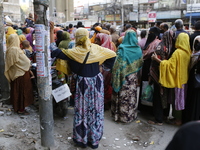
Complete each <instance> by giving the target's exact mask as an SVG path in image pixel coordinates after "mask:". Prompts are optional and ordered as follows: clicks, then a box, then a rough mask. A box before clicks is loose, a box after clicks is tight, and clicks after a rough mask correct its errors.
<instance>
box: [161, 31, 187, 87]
mask: <svg viewBox="0 0 200 150" xmlns="http://www.w3.org/2000/svg"><path fill="white" fill-rule="evenodd" d="M175 47H176V50H175V52H174V53H173V54H172V56H171V57H170V59H169V60H163V61H161V63H160V77H159V82H160V83H161V85H162V86H164V87H167V88H182V85H183V84H186V83H187V80H188V67H189V63H190V55H191V50H190V43H189V36H188V34H186V33H180V34H179V35H178V38H177V40H176V43H175Z"/></svg>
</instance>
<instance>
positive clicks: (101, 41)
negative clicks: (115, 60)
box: [95, 33, 117, 110]
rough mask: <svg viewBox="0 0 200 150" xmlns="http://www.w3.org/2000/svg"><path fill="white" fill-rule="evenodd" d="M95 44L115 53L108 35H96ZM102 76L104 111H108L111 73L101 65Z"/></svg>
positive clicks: (113, 45) (114, 47)
mask: <svg viewBox="0 0 200 150" xmlns="http://www.w3.org/2000/svg"><path fill="white" fill-rule="evenodd" d="M95 44H98V45H100V46H102V47H105V48H109V49H110V50H112V51H114V52H116V49H117V48H116V46H115V44H114V43H113V42H112V38H111V36H110V35H108V34H105V33H98V34H97V36H96V38H95ZM102 74H103V77H104V103H105V104H104V106H105V107H104V109H105V110H108V109H110V106H111V96H112V86H111V72H110V69H108V68H106V67H105V66H103V65H102Z"/></svg>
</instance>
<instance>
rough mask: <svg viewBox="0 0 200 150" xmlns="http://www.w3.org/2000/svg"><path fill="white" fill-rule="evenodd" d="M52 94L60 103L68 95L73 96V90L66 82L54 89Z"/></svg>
mask: <svg viewBox="0 0 200 150" xmlns="http://www.w3.org/2000/svg"><path fill="white" fill-rule="evenodd" d="M52 95H53V97H54V98H55V101H56V102H57V103H58V102H60V101H62V100H64V99H66V98H67V97H69V96H71V95H72V94H71V92H70V89H69V86H68V85H67V84H64V85H62V86H60V87H58V88H56V89H54V90H52Z"/></svg>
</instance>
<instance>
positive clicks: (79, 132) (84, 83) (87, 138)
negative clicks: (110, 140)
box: [73, 73, 104, 148]
mask: <svg viewBox="0 0 200 150" xmlns="http://www.w3.org/2000/svg"><path fill="white" fill-rule="evenodd" d="M74 113H75V114H74V125H73V140H74V142H75V143H77V144H78V145H79V146H81V147H87V146H91V147H92V148H98V144H99V141H100V139H101V137H102V135H103V124H104V85H103V76H102V74H101V73H99V74H98V75H96V76H95V77H81V76H78V78H77V82H76V94H75V106H74Z"/></svg>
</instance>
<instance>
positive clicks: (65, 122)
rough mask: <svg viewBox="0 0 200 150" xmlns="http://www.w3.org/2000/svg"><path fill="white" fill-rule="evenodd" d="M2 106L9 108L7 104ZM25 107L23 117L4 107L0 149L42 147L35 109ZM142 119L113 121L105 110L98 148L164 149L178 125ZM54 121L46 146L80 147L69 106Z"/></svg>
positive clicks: (57, 148)
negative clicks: (50, 141)
mask: <svg viewBox="0 0 200 150" xmlns="http://www.w3.org/2000/svg"><path fill="white" fill-rule="evenodd" d="M3 107H4V108H5V107H8V108H11V106H9V105H4V106H3ZM27 109H28V111H29V112H30V115H27V116H22V115H18V114H15V113H13V112H12V111H10V110H8V109H7V108H6V109H5V110H4V113H2V114H1V113H0V115H1V116H0V150H45V148H44V147H42V146H41V138H40V128H39V126H40V123H39V114H38V110H37V109H36V108H35V107H34V106H31V107H28V108H27ZM146 121H147V116H146V115H144V114H139V116H138V119H137V120H136V121H134V122H132V123H129V124H122V123H116V122H114V121H113V120H112V118H111V117H110V112H109V111H106V112H105V125H104V135H103V138H102V140H101V142H100V145H99V148H98V149H99V150H113V149H121V150H129V149H130V150H143V149H146V150H162V149H163V150H164V149H165V147H166V145H167V144H168V142H169V141H170V140H171V138H172V136H173V135H174V133H175V132H176V130H177V129H178V127H174V126H169V125H163V126H151V125H148V124H147V123H146ZM54 122H55V126H54V138H55V147H53V148H50V149H51V150H81V148H78V147H76V146H75V145H74V143H73V141H72V139H71V136H72V123H73V109H70V108H69V111H68V117H67V118H65V119H64V118H59V117H54ZM46 149H47V148H46ZM84 150H90V148H85V149H84Z"/></svg>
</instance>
